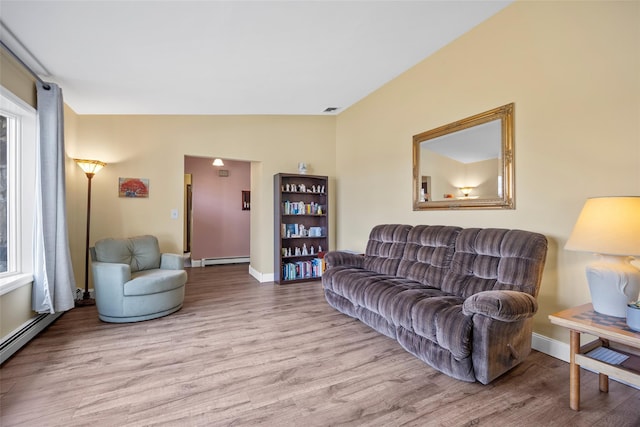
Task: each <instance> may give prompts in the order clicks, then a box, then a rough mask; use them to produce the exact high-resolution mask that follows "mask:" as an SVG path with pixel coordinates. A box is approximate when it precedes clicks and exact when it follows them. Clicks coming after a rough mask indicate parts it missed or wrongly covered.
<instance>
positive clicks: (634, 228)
mask: <svg viewBox="0 0 640 427" xmlns="http://www.w3.org/2000/svg"><path fill="white" fill-rule="evenodd" d="M565 249H568V250H572V251H583V252H593V253H598V254H606V255H622V256H626V255H634V256H638V255H640V196H637V197H594V198H591V199H587V201H586V203H585V204H584V207H583V208H582V211H581V212H580V216H578V220H577V221H576V225H575V226H574V227H573V231H572V232H571V235H570V236H569V240H568V241H567V244H566V245H565Z"/></svg>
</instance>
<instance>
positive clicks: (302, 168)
mask: <svg viewBox="0 0 640 427" xmlns="http://www.w3.org/2000/svg"><path fill="white" fill-rule="evenodd" d="M298 172H299V173H300V174H301V175H304V174H306V173H307V164H306V163H304V162H300V163H298Z"/></svg>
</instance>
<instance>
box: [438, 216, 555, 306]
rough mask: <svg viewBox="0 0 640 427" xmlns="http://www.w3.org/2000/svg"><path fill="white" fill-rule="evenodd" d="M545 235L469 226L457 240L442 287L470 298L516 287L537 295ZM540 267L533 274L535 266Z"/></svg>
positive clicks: (544, 247) (544, 251) (544, 248)
mask: <svg viewBox="0 0 640 427" xmlns="http://www.w3.org/2000/svg"><path fill="white" fill-rule="evenodd" d="M546 248H547V246H546V238H545V237H544V236H543V235H541V234H537V233H531V232H526V231H521V230H505V229H490V228H487V229H478V228H469V229H464V230H462V231H461V232H460V234H459V236H458V239H457V240H456V248H455V254H454V256H453V260H452V262H451V269H450V271H449V272H448V273H447V275H446V276H445V277H444V280H443V283H442V290H444V291H446V292H448V293H451V294H455V295H458V296H461V297H464V298H466V297H469V296H471V295H473V294H476V293H478V292H481V291H487V290H515V291H522V292H526V293H528V294H530V295H533V296H536V294H537V291H538V286H539V280H540V274H541V271H542V267H543V266H544V263H541V262H540V259H541V258H544V254H545V253H546ZM536 265H537V266H538V270H539V271H536V272H535V273H534V274H532V270H531V269H532V267H533V266H536Z"/></svg>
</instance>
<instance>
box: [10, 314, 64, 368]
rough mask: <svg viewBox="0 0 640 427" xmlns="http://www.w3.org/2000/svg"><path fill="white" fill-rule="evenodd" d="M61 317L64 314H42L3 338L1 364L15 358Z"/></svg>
mask: <svg viewBox="0 0 640 427" xmlns="http://www.w3.org/2000/svg"><path fill="white" fill-rule="evenodd" d="M60 316H62V312H60V313H55V314H40V315H39V316H37V317H34V318H33V319H30V320H27V321H26V322H25V323H23V324H22V325H21V326H19V327H18V328H17V329H15V330H14V331H13V332H11V333H10V334H9V335H7V336H5V337H3V338H2V342H0V364H2V363H4V362H5V360H7V359H8V358H10V357H11V356H13V354H14V353H15V352H16V351H18V350H20V349H21V348H22V347H23V346H24V345H25V344H27V343H28V342H29V341H31V340H32V339H33V338H34V337H35V336H36V335H38V334H39V333H40V332H42V331H43V330H44V329H45V328H46V327H47V326H49V325H50V324H52V323H53V322H54V321H55V320H56V319H57V318H58V317H60Z"/></svg>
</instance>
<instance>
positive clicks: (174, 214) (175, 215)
mask: <svg viewBox="0 0 640 427" xmlns="http://www.w3.org/2000/svg"><path fill="white" fill-rule="evenodd" d="M171 219H178V209H171Z"/></svg>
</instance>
